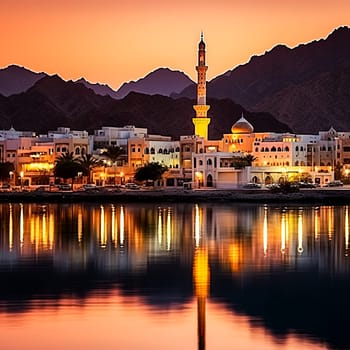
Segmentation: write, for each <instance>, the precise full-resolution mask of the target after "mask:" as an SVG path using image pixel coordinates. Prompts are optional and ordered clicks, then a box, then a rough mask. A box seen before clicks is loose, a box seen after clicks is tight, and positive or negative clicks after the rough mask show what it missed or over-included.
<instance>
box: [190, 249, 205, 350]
mask: <svg viewBox="0 0 350 350" xmlns="http://www.w3.org/2000/svg"><path fill="white" fill-rule="evenodd" d="M193 279H194V284H195V291H196V296H197V322H198V349H199V350H204V349H205V303H206V299H207V296H208V289H209V265H208V252H207V250H206V249H204V248H199V249H197V250H196V252H195V256H194V264H193Z"/></svg>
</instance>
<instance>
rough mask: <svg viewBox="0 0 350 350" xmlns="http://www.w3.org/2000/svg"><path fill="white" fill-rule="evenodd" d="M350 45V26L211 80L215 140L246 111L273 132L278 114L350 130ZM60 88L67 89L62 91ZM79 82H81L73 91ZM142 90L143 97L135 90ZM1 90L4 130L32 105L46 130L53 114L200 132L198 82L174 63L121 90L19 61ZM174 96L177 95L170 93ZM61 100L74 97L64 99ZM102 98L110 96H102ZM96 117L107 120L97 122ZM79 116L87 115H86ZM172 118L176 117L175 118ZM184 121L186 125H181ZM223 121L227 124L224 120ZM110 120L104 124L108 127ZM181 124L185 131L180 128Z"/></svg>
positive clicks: (0, 74)
mask: <svg viewBox="0 0 350 350" xmlns="http://www.w3.org/2000/svg"><path fill="white" fill-rule="evenodd" d="M349 42H350V28H348V27H339V28H338V29H336V30H334V31H333V32H332V33H331V34H330V35H329V36H328V37H327V38H325V39H320V40H317V41H312V42H310V43H307V44H302V45H299V46H297V47H295V48H288V47H287V46H284V45H277V46H276V47H274V48H273V49H271V50H270V51H267V52H265V53H264V54H263V55H261V56H253V57H252V58H251V59H250V61H249V62H248V63H246V64H244V65H240V66H238V67H236V68H234V69H232V70H230V71H228V72H226V73H224V74H222V75H220V76H218V77H216V78H215V79H213V80H211V81H210V82H208V84H207V94H208V98H209V101H210V103H211V105H212V107H211V109H210V113H211V116H212V117H213V120H212V124H211V125H210V127H209V130H211V132H212V133H213V135H210V136H211V137H214V134H216V133H217V132H219V130H223V132H225V133H226V132H229V129H230V124H232V122H233V121H234V119H235V118H236V119H237V118H238V117H239V115H240V113H238V114H235V113H236V112H238V110H239V109H242V110H243V111H245V110H250V111H253V112H255V113H253V114H250V113H249V112H246V115H248V116H249V118H255V117H254V116H257V115H259V116H260V118H262V115H265V116H270V117H271V118H272V119H271V126H270V125H269V124H265V125H264V128H263V130H264V131H266V130H271V131H273V128H274V127H276V126H277V124H276V120H275V119H274V118H273V117H272V115H273V116H274V117H276V119H277V120H278V121H279V122H280V123H279V124H278V125H279V127H281V126H282V125H284V127H285V130H283V131H287V130H293V132H295V133H317V132H318V131H319V130H328V129H329V128H330V127H331V126H333V127H334V128H335V129H336V130H338V131H349V130H350V118H349V115H350V104H349V101H350V45H348V43H349ZM58 86H60V87H59V90H60V93H59V96H56V95H55V93H56V92H57V89H58ZM73 86H78V87H77V88H76V89H73ZM83 87H84V88H85V89H86V90H84V89H83ZM45 88H47V91H45ZM65 89H66V90H67V92H66V93H64V90H65ZM88 91H90V92H89V93H88ZM135 91H136V92H139V94H137V93H136V94H135V93H132V92H135ZM39 92H40V94H39V95H38V93H39ZM0 94H1V95H2V96H0V125H2V127H5V125H7V126H8V125H9V123H10V124H11V125H12V124H13V125H14V126H16V127H17V128H19V126H21V127H23V126H24V125H26V123H25V122H24V120H25V118H26V117H24V116H23V115H24V114H25V112H26V111H28V109H29V111H30V113H28V115H31V118H34V120H35V124H37V123H36V117H35V112H36V114H37V115H38V116H39V115H40V118H42V119H40V120H38V125H41V124H42V126H43V127H44V124H45V123H44V122H45V119H50V123H51V122H52V123H51V124H52V125H56V122H59V121H61V125H63V121H65V122H66V123H69V122H72V123H73V124H66V125H72V126H73V125H82V121H84V122H85V124H84V123H83V124H84V125H82V127H83V128H85V129H92V128H94V127H95V126H96V125H97V124H98V125H99V126H101V125H102V124H101V123H102V122H103V121H106V122H107V121H108V123H109V125H117V126H122V125H124V124H135V125H137V126H145V127H149V129H150V131H151V132H156V133H161V134H169V135H182V134H187V133H190V134H191V133H192V131H193V126H192V122H191V118H192V117H193V116H194V112H193V109H192V104H193V103H194V99H195V95H196V87H195V83H193V82H192V81H191V79H190V78H188V76H186V75H185V74H184V73H182V72H179V71H173V70H170V69H167V68H159V69H157V70H155V71H153V72H151V73H150V74H148V75H146V76H145V77H144V78H141V79H139V80H138V81H136V82H129V83H124V84H123V85H122V86H121V88H120V89H119V90H118V91H114V90H113V89H111V88H110V87H109V86H108V85H103V84H99V83H96V84H92V83H90V82H88V81H86V80H85V79H84V78H81V79H79V80H77V81H76V82H72V81H69V82H64V81H63V80H62V79H60V78H59V77H58V76H52V77H50V76H48V75H47V74H45V73H34V72H31V71H29V70H28V69H26V68H23V67H18V66H14V65H12V66H9V67H7V68H5V69H0ZM51 94H53V95H51ZM71 94H73V95H71ZM89 94H90V95H89ZM128 94H129V95H130V94H131V96H130V97H129V95H128ZM143 94H146V95H150V96H144V95H143ZM88 95H89V97H87V96H88ZM151 95H152V96H151ZM159 95H163V96H159ZM168 96H171V98H164V97H168ZM58 97H60V98H61V99H67V101H64V100H60V101H57V98H58ZM101 97H105V99H104V100H103V101H102V100H101V99H100V98H101ZM86 99H88V100H89V101H86ZM14 101H16V103H15V102H14ZM69 101H70V102H69ZM146 101H147V103H146ZM69 103H72V104H73V105H72V106H70V105H69ZM133 103H134V104H135V105H134V104H133ZM157 103H159V105H158V106H157ZM149 104H150V105H149ZM221 106H222V107H221ZM224 106H225V107H224ZM234 106H239V108H238V107H234ZM240 106H243V107H240ZM68 107H69V108H68ZM157 107H158V109H157ZM45 109H47V112H48V111H50V113H51V115H50V116H49V117H48V116H45V115H44V111H45ZM151 111H152V114H150V113H151ZM175 111H176V113H175ZM260 111H265V112H266V113H260ZM85 113H88V115H85ZM180 113H183V114H184V115H180ZM219 113H224V114H223V115H219ZM90 114H91V115H90ZM94 115H95V116H98V118H99V119H97V120H94V118H95V117H94ZM78 116H80V117H82V116H84V118H85V117H86V119H82V120H79V118H78ZM113 116H114V117H113ZM127 116H129V117H130V120H128V118H127ZM168 116H172V118H174V120H170V119H169V120H168ZM183 117H185V120H183V119H182V118H183ZM27 118H29V117H27ZM55 118H57V120H55ZM157 118H160V120H157ZM249 118H248V120H249V121H250V122H252V123H253V125H254V126H256V128H257V130H262V129H261V128H260V125H261V124H260V122H259V121H258V120H254V122H253V120H250V119H249ZM164 120H168V121H169V123H168V124H167V123H165V124H164V126H165V128H164V129H161V128H160V126H161V125H163V121H164ZM178 120H181V121H182V122H183V125H180V126H178V125H175V122H177V121H178ZM218 121H220V123H222V126H221V125H217V122H218ZM106 122H105V123H104V125H107V124H108V123H107V124H106ZM265 122H266V120H265ZM74 123H75V124H74ZM118 123H119V124H118ZM140 123H141V124H140ZM17 125H19V126H17ZM170 125H172V127H170ZM257 125H258V126H257ZM29 126H30V125H28V127H29ZM181 127H183V130H184V131H183V132H180V130H179V128H181ZM279 127H277V129H278V128H279ZM277 129H276V130H277ZM157 130H158V131H157ZM185 130H186V131H185ZM219 137H221V135H219Z"/></svg>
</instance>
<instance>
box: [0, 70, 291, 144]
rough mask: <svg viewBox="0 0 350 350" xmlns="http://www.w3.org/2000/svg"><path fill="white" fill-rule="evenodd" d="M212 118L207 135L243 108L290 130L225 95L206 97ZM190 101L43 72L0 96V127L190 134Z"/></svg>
mask: <svg viewBox="0 0 350 350" xmlns="http://www.w3.org/2000/svg"><path fill="white" fill-rule="evenodd" d="M208 102H209V103H210V104H211V109H210V113H209V116H211V117H212V121H211V124H210V125H209V136H210V138H214V139H216V138H221V137H222V134H223V133H229V132H230V130H231V126H232V124H233V123H234V122H235V121H236V120H237V119H239V118H240V116H241V114H242V113H244V115H245V116H246V118H247V119H248V120H249V121H250V122H251V123H252V124H253V125H254V127H255V130H256V131H266V130H270V131H276V132H280V131H281V132H284V131H289V130H290V128H289V127H288V126H287V125H286V124H283V123H280V122H278V121H277V120H276V119H275V118H274V117H273V116H272V115H270V114H268V113H250V112H248V111H246V110H245V109H244V108H243V107H242V106H240V105H238V104H236V103H234V102H233V101H231V100H229V99H225V100H217V99H209V101H208ZM193 104H195V101H194V100H191V99H188V98H180V99H176V100H175V99H172V98H170V97H167V96H161V95H153V96H150V95H145V94H140V93H134V92H132V93H130V94H129V95H127V96H126V97H125V98H123V99H122V100H115V99H113V98H111V97H110V96H101V95H97V94H95V93H94V91H92V90H91V89H89V88H86V87H85V86H84V85H83V84H76V83H74V82H72V81H68V82H66V81H64V80H62V79H61V78H60V77H59V76H57V75H55V76H47V77H44V78H42V79H41V80H39V81H38V82H36V83H35V84H34V86H33V87H31V88H30V89H28V90H27V91H26V92H23V93H20V94H17V95H12V96H9V97H4V96H0V128H4V129H8V128H10V127H11V126H13V127H14V128H15V129H17V130H33V131H38V132H41V133H45V132H47V131H48V130H53V129H56V128H57V127H59V126H67V127H70V128H72V129H84V130H88V131H89V132H93V130H95V129H98V128H100V127H101V126H118V127H121V126H124V125H135V126H137V127H146V128H148V132H149V133H150V134H161V135H169V136H172V137H173V138H175V139H177V138H179V137H180V135H192V134H193V132H194V126H193V124H192V118H193V117H194V116H195V112H194V110H193Z"/></svg>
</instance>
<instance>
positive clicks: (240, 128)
mask: <svg viewBox="0 0 350 350" xmlns="http://www.w3.org/2000/svg"><path fill="white" fill-rule="evenodd" d="M231 132H232V134H251V133H252V132H254V128H253V125H252V124H250V123H249V122H248V120H247V119H245V118H244V117H243V114H242V117H241V118H240V119H238V120H237V121H236V123H234V124H233V125H232V128H231Z"/></svg>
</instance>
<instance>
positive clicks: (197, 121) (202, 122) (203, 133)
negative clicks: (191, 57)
mask: <svg viewBox="0 0 350 350" xmlns="http://www.w3.org/2000/svg"><path fill="white" fill-rule="evenodd" d="M207 69H208V66H206V65H205V43H204V40H203V33H202V34H201V41H200V42H199V45H198V65H197V66H196V70H197V104H196V105H194V106H193V108H194V110H195V111H196V117H195V118H192V122H193V124H194V133H195V135H198V136H200V137H203V138H204V139H208V125H209V123H210V118H208V117H207V112H208V110H209V108H210V106H208V105H207V101H206V96H207V78H206V73H207Z"/></svg>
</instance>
